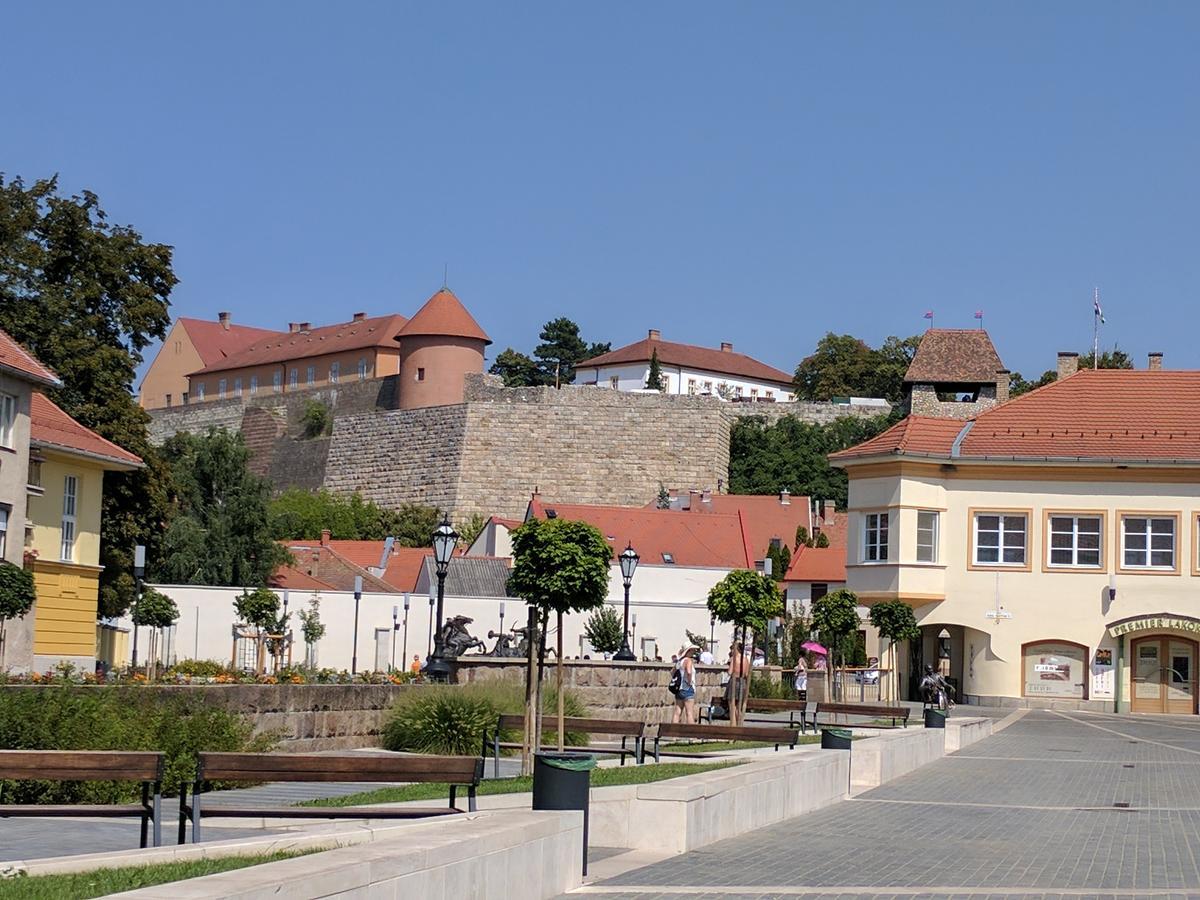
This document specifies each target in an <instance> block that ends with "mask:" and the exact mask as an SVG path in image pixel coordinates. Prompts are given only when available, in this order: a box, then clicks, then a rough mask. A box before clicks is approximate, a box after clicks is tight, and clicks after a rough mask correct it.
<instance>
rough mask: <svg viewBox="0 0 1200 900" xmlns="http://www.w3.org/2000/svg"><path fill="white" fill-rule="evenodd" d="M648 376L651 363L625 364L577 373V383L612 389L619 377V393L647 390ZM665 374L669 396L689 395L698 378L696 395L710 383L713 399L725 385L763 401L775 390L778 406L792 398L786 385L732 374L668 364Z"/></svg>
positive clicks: (580, 370) (582, 370) (664, 368)
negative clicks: (612, 383)
mask: <svg viewBox="0 0 1200 900" xmlns="http://www.w3.org/2000/svg"><path fill="white" fill-rule="evenodd" d="M649 374H650V364H649V363H648V362H646V363H626V364H624V365H615V366H601V367H599V368H587V369H578V370H576V376H575V382H576V383H577V384H589V383H591V382H595V383H596V384H597V385H599V386H600V387H609V386H610V379H612V377H613V376H614V375H615V376H616V377H617V378H618V382H617V390H619V391H640V390H642V389H643V388H645V387H646V378H647V377H648V376H649ZM662 375H663V384H664V387H665V388H666V393H668V394H686V393H688V382H689V380H691V379H695V381H696V390H695V393H697V394H703V393H704V385H705V382H711V384H712V388H711V392H712V395H713V396H717V386H718V385H720V384H722V383H724V384H727V385H729V388H730V390H732V391H735V392H736V390H737V388H739V387H740V388H741V389H742V394H743V396H745V397H749V396H751V393H750V392H751V391H752V390H757V391H758V396H759V397H760V398H765V397H766V395H767V391H772V392H773V395H774V397H775V401H776V402H777V403H785V402H788V401H790V400H791V399H792V393H791V388H790V385H785V384H774V383H771V382H766V381H755V380H753V379H748V378H741V377H738V376H733V375H724V374H721V373H720V372H709V371H705V370H703V369H690V368H687V367H683V366H669V365H666V364H663V366H662Z"/></svg>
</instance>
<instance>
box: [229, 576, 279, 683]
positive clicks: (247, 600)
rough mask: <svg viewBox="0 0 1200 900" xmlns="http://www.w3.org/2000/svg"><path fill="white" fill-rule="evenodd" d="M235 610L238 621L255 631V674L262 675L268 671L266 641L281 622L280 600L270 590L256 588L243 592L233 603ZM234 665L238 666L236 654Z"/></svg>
mask: <svg viewBox="0 0 1200 900" xmlns="http://www.w3.org/2000/svg"><path fill="white" fill-rule="evenodd" d="M233 608H234V610H235V611H236V612H237V615H238V619H239V620H240V621H241V622H242V623H243V624H245V625H247V626H249V627H250V628H253V629H254V635H253V637H254V642H255V654H254V659H255V664H254V671H255V674H258V675H261V674H262V673H263V672H264V671H265V670H266V658H265V650H266V639H267V635H268V634H270V633H271V630H272V629H273V628H275V627H276V625H277V623H278V621H279V598H278V597H277V596H275V592H274V591H272V590H271V589H270V588H256V589H255V590H253V591H249V590H247V591H242V595H241V596H240V597H238V598H237V599H236V600H234V601H233ZM233 664H234V665H237V658H236V654H235V657H234V660H233Z"/></svg>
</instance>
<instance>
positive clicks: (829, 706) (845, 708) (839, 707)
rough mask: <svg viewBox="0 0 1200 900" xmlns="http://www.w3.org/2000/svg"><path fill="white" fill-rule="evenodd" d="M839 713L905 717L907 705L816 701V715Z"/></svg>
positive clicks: (906, 715)
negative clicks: (871, 704) (870, 704)
mask: <svg viewBox="0 0 1200 900" xmlns="http://www.w3.org/2000/svg"><path fill="white" fill-rule="evenodd" d="M821 713H840V714H843V715H850V716H878V717H880V718H888V719H907V718H908V714H909V708H908V707H907V706H869V705H867V704H865V703H818V704H817V715H820V714H821Z"/></svg>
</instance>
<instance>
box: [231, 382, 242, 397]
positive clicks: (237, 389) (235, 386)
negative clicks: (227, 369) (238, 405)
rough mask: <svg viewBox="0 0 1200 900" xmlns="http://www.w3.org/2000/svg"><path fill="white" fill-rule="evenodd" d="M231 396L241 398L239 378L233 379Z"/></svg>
mask: <svg viewBox="0 0 1200 900" xmlns="http://www.w3.org/2000/svg"><path fill="white" fill-rule="evenodd" d="M233 396H235V397H240V396H242V379H240V378H235V379H233Z"/></svg>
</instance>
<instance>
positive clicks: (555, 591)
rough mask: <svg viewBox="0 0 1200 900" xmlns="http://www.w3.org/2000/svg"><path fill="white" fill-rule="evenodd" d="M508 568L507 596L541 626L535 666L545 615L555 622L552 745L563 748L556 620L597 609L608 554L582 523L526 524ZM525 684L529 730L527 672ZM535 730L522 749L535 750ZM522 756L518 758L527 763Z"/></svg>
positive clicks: (533, 704)
mask: <svg viewBox="0 0 1200 900" xmlns="http://www.w3.org/2000/svg"><path fill="white" fill-rule="evenodd" d="M511 537H512V551H513V568H512V574H511V575H510V576H509V578H508V590H509V593H510V594H512V595H513V596H516V597H520V598H522V599H523V600H524V601H525V602H526V603H528V604H529V605H530V606H533V607H535V608H536V609H537V613H538V617H539V619H540V621H541V629H540V633H541V635H542V636H543V637H542V639H541V640H540V641H539V649H538V656H539V665H538V671H539V672H540V671H541V665H540V662H541V659H542V658H544V656H545V637H544V635H545V634H546V626H547V623H548V621H549V617H550V613H551V612H553V613H555V615H556V616H557V619H558V653H557V666H556V669H557V676H558V688H557V690H558V696H559V698H560V702H559V704H558V744H559V749H562V742H563V707H562V702H561V698H562V696H563V688H562V655H563V648H562V631H563V629H562V619H563V615H564V614H566V613H570V612H588V611H589V610H593V609H597V608H599V607H600V606H601V605H602V604H603V603H604V600H605V598H606V597H607V596H608V569H609V562H610V561H611V559H612V548H611V547H609V545H608V541H606V540H605V539H604V535H603V534H601V533H600V530H599V529H598V528H595V527H594V526H592V525H588V524H587V523H586V522H571V521H568V520H566V519H547V520H545V521H542V520H540V519H530V520H529V521H528V522H526V523H525V524H524V525H522V526H521V527H520V528H516V529H514V530H513V532H512V535H511ZM529 678H530V685H531V688H532V689H531V690H530V692H529V693H530V705H529V707H528V708H527V709H526V719H527V722H528V723H529V725H530V726H531V727H535V728H536V726H532V723H533V719H534V718H535V713H536V712H537V711H538V710H539V709H540V706H539V701H538V696H539V694H540V691H539V690H538V688H539V687H540V685H539V679H538V678H537V677H535V675H534V673H533V672H530V673H529ZM539 731H540V729H538V730H533V731H529V732H528V733H527V734H526V741H525V744H526V746H527V747H532V746H534V745H535V743H536V742H535V741H534V740H533V735H535V734H538V733H539ZM528 755H529V754H528V753H525V754H524V756H525V758H526V759H528Z"/></svg>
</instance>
